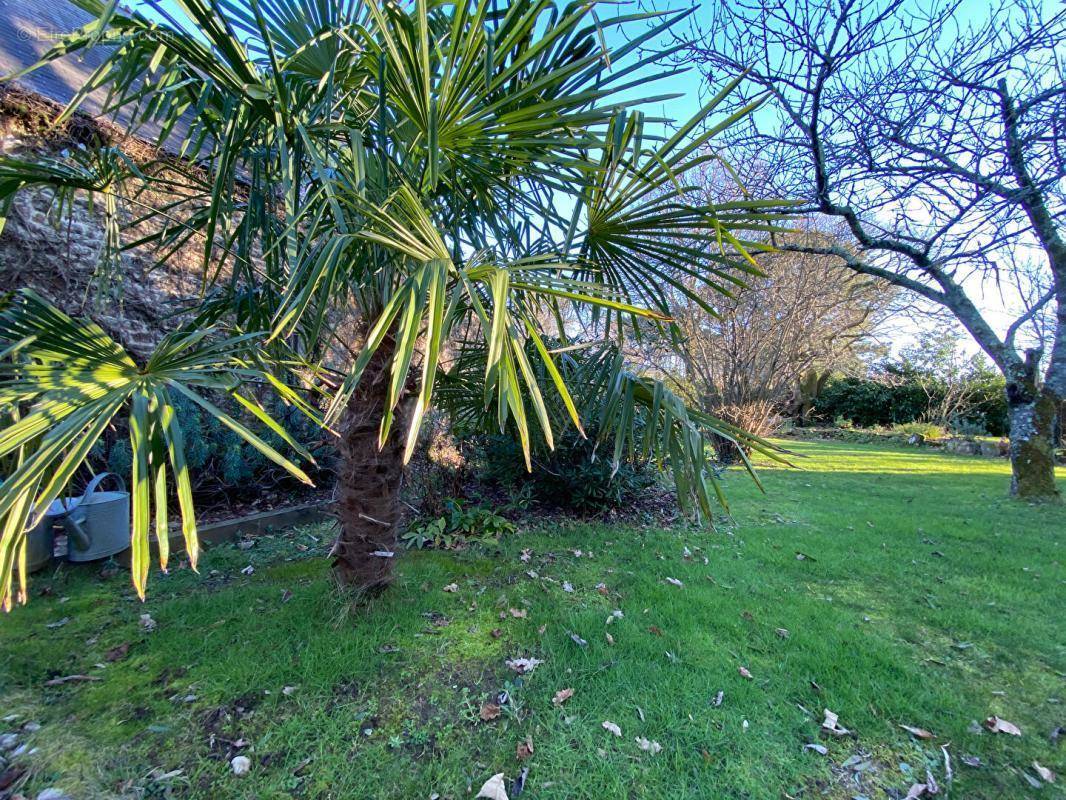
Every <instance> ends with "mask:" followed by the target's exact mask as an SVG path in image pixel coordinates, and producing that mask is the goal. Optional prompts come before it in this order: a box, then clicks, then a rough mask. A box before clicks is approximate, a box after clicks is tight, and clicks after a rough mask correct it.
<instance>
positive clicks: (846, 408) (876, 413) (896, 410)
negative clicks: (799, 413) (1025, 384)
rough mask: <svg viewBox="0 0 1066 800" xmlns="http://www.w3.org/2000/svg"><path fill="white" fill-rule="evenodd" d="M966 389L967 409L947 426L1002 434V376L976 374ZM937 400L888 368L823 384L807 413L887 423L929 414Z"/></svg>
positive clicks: (863, 424)
mask: <svg viewBox="0 0 1066 800" xmlns="http://www.w3.org/2000/svg"><path fill="white" fill-rule="evenodd" d="M927 389H928V390H930V393H928V394H927ZM967 391H968V392H969V399H968V402H967V404H966V408H965V409H964V410H963V411H962V412H961V413H958V414H956V415H955V416H954V417H953V418H952V423H951V427H952V428H953V429H955V430H958V431H959V432H965V433H967V434H968V435H976V434H973V433H971V432H972V431H980V432H982V433H984V432H987V433H989V434H991V435H992V436H1005V435H1006V434H1007V401H1006V397H1005V394H1004V388H1003V379H1002V377H1000V376H994V375H986V374H982V375H979V376H978V377H977V378H975V379H974V381H973V383H972V385H970V386H969V387H968V388H967ZM938 400H939V397H938V395H937V389H936V387H935V386H932V387H930V386H928V385H927V386H926V387H925V388H923V387H922V386H921V385H920V384H919V383H918V381H917V380H915V379H914V378H913V377H908V376H907V375H905V374H902V373H899V372H892V371H888V372H886V374H885V375H883V376H882V377H879V378H855V377H838V378H834V379H832V380H830V381H829V382H828V383H827V384H826V386H825V387H824V388H823V389H822V392H821V394H819V396H818V398H817V400H816V401H815V409H814V412H813V414H812V417H813V418H814V419H815V420H818V421H821V422H823V423H825V422H831V421H834V420H837V419H840V418H843V419H848V420H851V421H852V423H853V424H854V425H855V426H856V427H859V428H875V427H877V426H879V425H880V426H884V427H886V428H891V427H892V426H893V425H898V424H901V423H907V422H917V421H919V420H923V419H928V418H929V415H930V413H931V411H932V407H933V406H934V405H935V404H936V403H937V402H938Z"/></svg>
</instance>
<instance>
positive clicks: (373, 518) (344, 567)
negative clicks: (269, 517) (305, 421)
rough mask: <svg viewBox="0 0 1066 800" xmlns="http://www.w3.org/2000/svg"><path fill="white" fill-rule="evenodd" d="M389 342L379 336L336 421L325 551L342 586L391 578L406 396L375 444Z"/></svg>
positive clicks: (377, 585)
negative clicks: (334, 520) (336, 527)
mask: <svg viewBox="0 0 1066 800" xmlns="http://www.w3.org/2000/svg"><path fill="white" fill-rule="evenodd" d="M393 349H394V347H393V343H392V342H391V341H389V340H386V341H385V342H382V344H381V346H380V347H379V348H378V350H377V351H376V352H375V353H374V356H373V358H371V359H370V363H368V364H367V367H366V371H365V372H364V373H363V377H362V380H361V381H360V382H359V386H358V387H357V388H356V391H355V392H354V393H353V394H352V397H351V399H350V400H349V402H348V407H347V409H346V410H345V414H344V417H343V418H342V420H341V423H340V448H339V449H340V456H341V460H340V472H339V474H338V475H337V494H338V498H337V499H338V518H339V522H340V533H339V534H338V536H337V541H336V542H335V543H334V545H333V550H332V552H331V555H332V556H333V558H334V561H333V573H334V575H335V577H336V578H337V580H338V582H339V583H340V584H341V585H343V586H350V587H353V588H355V589H358V590H360V591H364V592H370V593H376V592H380V591H381V590H382V589H384V588H385V587H386V586H388V585H389V583H390V582H391V580H392V564H393V561H394V560H395V559H394V557H393V555H392V554H393V553H395V551H396V547H397V534H398V526H399V519H400V507H399V506H400V503H399V493H400V486H401V484H402V482H403V474H404V467H403V436H402V435H401V433H400V432H401V431H403V430H405V428H406V424H405V423H406V421H407V409H408V406H409V405H410V399H409V398H408V399H405V400H401V402H400V406H399V408H398V409H397V412H396V419H395V421H394V422H393V430H392V433H391V435H390V436H389V438H388V439H387V440H386V442H385V446H384V447H382V448H379V447H378V431H379V426H380V423H381V415H382V412H383V410H384V408H385V400H386V395H387V390H388V383H389V367H390V365H391V363H392V356H393Z"/></svg>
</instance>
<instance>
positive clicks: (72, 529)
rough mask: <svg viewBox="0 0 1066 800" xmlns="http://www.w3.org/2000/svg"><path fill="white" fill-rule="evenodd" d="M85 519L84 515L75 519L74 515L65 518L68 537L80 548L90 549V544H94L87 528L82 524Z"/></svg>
mask: <svg viewBox="0 0 1066 800" xmlns="http://www.w3.org/2000/svg"><path fill="white" fill-rule="evenodd" d="M84 521H85V518H84V517H83V518H81V519H75V518H74V517H73V516H70V517H67V518H66V519H65V520H64V524H65V526H66V529H67V539H68V540H69V541H70V543H71V544H73V545H74V546H75V547H77V548H78V549H79V550H88V549H89V545H91V544H92V540H90V539H89V534H87V533H86V532H85V528H83V527H82V525H81V524H82V523H83V522H84Z"/></svg>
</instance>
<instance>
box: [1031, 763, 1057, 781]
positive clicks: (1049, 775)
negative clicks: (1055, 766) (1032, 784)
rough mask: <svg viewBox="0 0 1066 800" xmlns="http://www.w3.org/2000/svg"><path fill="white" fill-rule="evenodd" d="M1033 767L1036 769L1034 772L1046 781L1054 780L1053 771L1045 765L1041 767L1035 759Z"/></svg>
mask: <svg viewBox="0 0 1066 800" xmlns="http://www.w3.org/2000/svg"><path fill="white" fill-rule="evenodd" d="M1033 769H1035V770H1036V774H1037V775H1039V776H1040V779H1041V780H1043V781H1046V782H1047V783H1054V782H1055V773H1054V772H1052V771H1051V770H1049V769H1048V768H1047V767H1043V766H1041V765H1040V764H1038V763H1037V762H1036V761H1034V762H1033Z"/></svg>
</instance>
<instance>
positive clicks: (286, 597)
mask: <svg viewBox="0 0 1066 800" xmlns="http://www.w3.org/2000/svg"><path fill="white" fill-rule="evenodd" d="M290 600H292V592H290V591H289V590H288V589H286V590H285V591H283V592H282V593H281V602H283V603H287V602H289V601H290Z"/></svg>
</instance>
